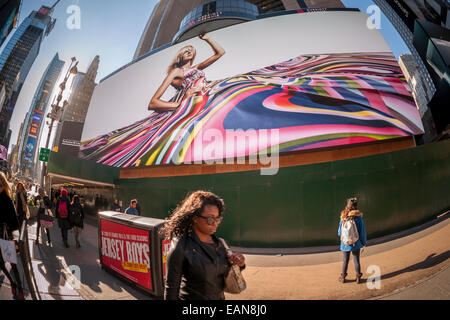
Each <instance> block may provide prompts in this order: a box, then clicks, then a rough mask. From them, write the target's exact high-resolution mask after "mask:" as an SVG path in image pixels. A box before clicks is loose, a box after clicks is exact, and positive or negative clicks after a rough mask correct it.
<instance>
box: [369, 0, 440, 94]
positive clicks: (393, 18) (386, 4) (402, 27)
mask: <svg viewBox="0 0 450 320" xmlns="http://www.w3.org/2000/svg"><path fill="white" fill-rule="evenodd" d="M373 2H374V3H375V4H376V5H377V6H378V7H379V8H380V9H381V11H383V13H384V14H385V15H386V17H387V18H388V19H389V21H390V22H391V23H392V25H393V26H394V27H395V29H396V30H397V32H398V33H399V35H400V36H401V37H402V39H403V41H404V42H405V44H406V45H407V46H408V49H409V50H410V51H411V54H412V56H413V58H414V61H415V62H416V64H417V66H418V68H419V71H420V73H421V74H422V77H423V79H424V80H425V81H424V86H425V89H426V91H427V96H428V97H429V98H430V99H431V97H432V96H433V94H434V93H435V91H436V87H435V86H434V83H433V81H432V79H431V77H430V74H429V72H428V70H427V68H426V67H425V64H424V62H423V60H422V58H421V57H420V55H419V53H418V52H417V49H416V47H415V46H414V19H413V21H412V24H413V26H412V27H411V23H405V20H403V19H402V18H401V17H400V16H399V12H400V11H399V10H402V11H403V10H407V9H406V6H402V8H401V9H399V10H395V9H396V7H393V6H392V5H393V4H394V3H395V2H393V3H392V4H391V1H386V0H373ZM396 3H399V2H398V1H397V2H396ZM411 28H412V30H411Z"/></svg>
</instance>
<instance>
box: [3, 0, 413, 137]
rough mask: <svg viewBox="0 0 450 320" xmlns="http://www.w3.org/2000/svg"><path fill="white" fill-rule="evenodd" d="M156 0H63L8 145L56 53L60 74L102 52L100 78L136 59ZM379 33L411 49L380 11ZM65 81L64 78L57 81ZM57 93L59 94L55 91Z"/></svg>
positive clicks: (25, 7)
mask: <svg viewBox="0 0 450 320" xmlns="http://www.w3.org/2000/svg"><path fill="white" fill-rule="evenodd" d="M55 1H56V0H22V8H21V12H20V17H19V23H21V22H22V21H23V20H24V19H25V18H26V17H27V16H28V15H29V14H30V13H31V11H32V10H38V9H39V8H40V6H41V5H47V6H51V5H52V4H53V3H54V2H55ZM186 1H189V0H186ZM341 1H342V2H343V3H344V5H345V6H347V7H352V8H359V9H360V10H361V11H362V12H366V11H367V8H368V7H369V6H370V5H373V2H372V1H371V0H341ZM157 2H158V1H157V0H130V1H124V0H61V2H60V3H59V4H58V5H57V7H56V9H55V12H54V14H53V17H55V18H57V23H56V26H55V28H54V30H53V31H52V33H51V34H50V35H49V37H47V38H44V41H43V43H42V45H41V51H40V53H39V56H38V57H37V59H36V60H35V62H34V64H33V67H32V68H31V70H30V73H29V74H28V77H27V80H26V81H25V84H24V87H23V89H22V92H21V94H20V96H19V99H18V101H17V105H16V108H15V110H14V114H13V117H12V119H11V123H10V128H11V129H12V131H13V132H12V137H11V142H10V145H12V144H15V143H16V141H17V135H18V133H19V129H20V124H21V122H22V121H23V120H24V117H25V115H26V112H27V111H28V109H29V106H30V104H31V101H32V99H33V95H34V93H35V90H36V88H37V86H38V84H39V81H40V78H41V76H42V74H43V73H44V71H45V69H46V67H47V66H48V64H49V63H50V61H51V59H52V58H53V56H54V55H55V53H56V52H58V53H59V56H60V59H61V60H64V61H66V62H68V63H66V65H65V69H64V70H63V72H62V74H65V72H66V68H68V67H69V64H70V63H69V61H70V58H71V57H73V56H75V57H76V58H77V59H78V60H79V61H80V63H79V68H78V70H79V71H82V72H85V71H86V70H87V68H88V66H89V64H90V62H91V61H92V59H93V58H94V57H95V56H96V55H99V56H100V66H99V72H98V76H97V82H98V81H100V80H101V79H102V78H104V77H105V76H107V75H109V74H110V73H112V72H113V71H115V70H117V69H118V68H120V67H122V66H123V65H125V64H127V63H129V62H130V61H131V60H132V58H133V55H134V52H135V50H136V47H137V44H138V42H139V39H140V37H141V34H142V31H143V30H144V28H145V25H146V23H147V21H148V19H149V17H150V15H151V13H152V10H153V7H154V6H155V4H156V3H157ZM71 5H77V6H78V7H79V8H80V10H81V28H80V29H74V30H70V29H69V28H68V27H67V25H66V21H67V20H68V19H69V17H70V14H69V13H67V9H68V7H69V6H71ZM379 31H380V32H381V34H382V35H383V37H384V38H385V40H386V42H387V43H388V44H389V46H390V47H391V49H392V51H393V53H394V54H395V56H396V57H397V58H398V56H399V55H400V54H402V53H409V50H408V48H407V47H406V45H405V44H404V42H403V40H402V39H401V38H400V36H399V35H398V34H397V32H396V31H395V29H394V28H393V26H392V25H391V23H390V22H389V21H388V20H387V19H386V17H385V16H384V15H383V14H381V29H380V30H379ZM8 40H9V38H8V39H7V41H8ZM7 41H5V43H4V44H3V46H2V47H0V50H2V49H3V47H4V46H5V45H6V43H7ZM61 80H62V78H61V79H60V80H59V81H58V84H59V83H60V82H61ZM67 91H68V90H66V92H67ZM53 94H54V95H56V94H57V92H56V91H55V92H53ZM124 107H126V106H124ZM47 130H48V126H45V129H44V131H43V137H46V135H47V132H48V131H47ZM54 131H55V130H54ZM44 143H45V139H42V141H41V146H42V145H43V144H44Z"/></svg>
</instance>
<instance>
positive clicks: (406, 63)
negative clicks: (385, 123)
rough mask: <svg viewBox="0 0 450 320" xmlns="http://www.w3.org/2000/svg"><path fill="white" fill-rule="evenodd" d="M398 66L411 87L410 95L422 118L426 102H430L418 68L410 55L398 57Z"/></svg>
mask: <svg viewBox="0 0 450 320" xmlns="http://www.w3.org/2000/svg"><path fill="white" fill-rule="evenodd" d="M398 64H399V66H400V68H401V69H402V72H403V74H404V75H405V77H406V81H408V84H409V86H410V87H411V90H412V95H413V97H414V100H415V101H416V105H417V107H418V108H419V112H420V115H421V116H422V117H423V115H424V114H425V112H426V111H427V109H428V107H427V104H428V101H430V98H429V97H428V96H427V91H426V88H425V80H424V79H423V76H422V74H421V73H420V70H419V67H418V65H417V63H416V61H415V59H414V57H413V56H412V55H410V54H402V55H400V57H399V60H398Z"/></svg>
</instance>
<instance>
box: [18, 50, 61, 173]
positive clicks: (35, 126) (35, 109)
mask: <svg viewBox="0 0 450 320" xmlns="http://www.w3.org/2000/svg"><path fill="white" fill-rule="evenodd" d="M64 64H65V63H64V61H61V60H60V59H59V55H58V53H56V54H55V56H54V57H53V59H52V61H51V62H50V64H49V65H48V66H47V69H46V70H45V72H44V74H43V76H42V78H41V81H40V82H39V85H38V87H37V89H36V92H35V94H34V97H33V100H32V102H31V105H30V108H29V111H28V113H27V115H26V117H25V120H24V123H25V126H24V131H23V134H22V136H21V141H20V144H19V158H18V161H19V164H20V167H21V168H22V169H31V168H32V164H33V163H34V162H35V160H36V158H37V151H38V149H39V145H40V139H41V135H42V129H43V127H44V123H45V114H46V110H47V107H48V104H49V101H50V97H51V95H52V92H53V89H54V87H55V85H56V81H57V80H58V78H59V76H60V74H61V71H62V69H63V67H64Z"/></svg>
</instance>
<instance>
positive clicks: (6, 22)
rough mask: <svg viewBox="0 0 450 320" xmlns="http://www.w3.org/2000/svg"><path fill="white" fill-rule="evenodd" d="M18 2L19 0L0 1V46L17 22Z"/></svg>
mask: <svg viewBox="0 0 450 320" xmlns="http://www.w3.org/2000/svg"><path fill="white" fill-rule="evenodd" d="M20 3H21V0H1V1H0V46H1V45H2V44H3V42H4V41H5V40H6V38H7V37H8V35H9V33H10V32H11V31H12V30H13V29H14V27H15V26H16V24H17V20H18V17H19V9H20Z"/></svg>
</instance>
